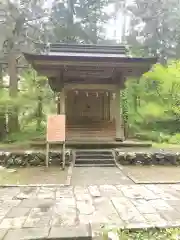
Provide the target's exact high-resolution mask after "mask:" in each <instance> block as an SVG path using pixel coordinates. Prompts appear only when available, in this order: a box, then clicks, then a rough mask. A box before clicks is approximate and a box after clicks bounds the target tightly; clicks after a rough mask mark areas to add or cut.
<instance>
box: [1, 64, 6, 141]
mask: <svg viewBox="0 0 180 240" xmlns="http://www.w3.org/2000/svg"><path fill="white" fill-rule="evenodd" d="M0 90H3V73H2V65H1V64H0ZM6 133H7V126H6V112H5V110H3V109H0V140H3V139H4V138H5V137H6Z"/></svg>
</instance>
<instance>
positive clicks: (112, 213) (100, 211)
mask: <svg viewBox="0 0 180 240" xmlns="http://www.w3.org/2000/svg"><path fill="white" fill-rule="evenodd" d="M94 207H95V209H96V211H95V212H94V213H93V214H92V215H91V216H90V220H91V222H92V223H93V222H94V223H98V222H99V223H100V224H104V223H109V224H112V225H117V224H122V220H121V219H120V217H119V215H118V213H117V211H116V209H115V208H114V206H113V204H112V202H111V201H110V200H109V199H108V198H105V197H100V198H95V199H94ZM80 218H81V216H80Z"/></svg>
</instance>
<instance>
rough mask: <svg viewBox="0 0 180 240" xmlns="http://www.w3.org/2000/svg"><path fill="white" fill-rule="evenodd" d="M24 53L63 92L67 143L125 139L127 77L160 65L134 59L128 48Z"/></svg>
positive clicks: (89, 47) (54, 46)
mask: <svg viewBox="0 0 180 240" xmlns="http://www.w3.org/2000/svg"><path fill="white" fill-rule="evenodd" d="M24 55H25V58H26V59H27V61H28V62H29V63H30V64H31V65H32V66H33V68H34V69H35V70H36V71H37V72H38V74H40V75H44V76H47V78H48V81H49V84H50V86H51V88H52V90H53V91H55V92H58V93H59V95H60V114H65V115H66V140H67V141H71V140H72V141H76V140H77V141H78V140H81V141H90V142H93V141H94V142H95V141H96V142H97V141H106V142H108V141H123V140H124V127H123V119H122V113H121V106H120V102H121V100H120V91H121V90H122V89H123V88H124V84H125V80H126V78H127V77H129V76H131V77H133V76H134V77H140V76H141V75H142V74H143V73H145V72H147V71H148V70H149V69H150V68H151V66H152V65H153V64H155V63H156V59H155V58H134V57H129V56H128V52H127V49H126V47H124V46H103V45H64V44H51V45H50V47H49V49H46V51H44V52H42V53H41V54H33V53H24Z"/></svg>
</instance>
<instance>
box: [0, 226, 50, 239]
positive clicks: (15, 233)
mask: <svg viewBox="0 0 180 240" xmlns="http://www.w3.org/2000/svg"><path fill="white" fill-rule="evenodd" d="M48 234H49V228H44V227H42V228H22V229H12V230H9V231H8V233H7V234H6V236H5V238H4V239H3V240H12V239H14V240H30V239H31V240H33V239H34V240H35V239H36V240H37V239H46V238H47V237H48Z"/></svg>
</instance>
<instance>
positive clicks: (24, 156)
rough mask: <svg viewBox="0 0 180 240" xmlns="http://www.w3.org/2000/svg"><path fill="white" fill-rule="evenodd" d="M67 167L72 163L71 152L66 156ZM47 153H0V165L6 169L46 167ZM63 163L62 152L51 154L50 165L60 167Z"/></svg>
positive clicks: (67, 152) (68, 151)
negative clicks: (13, 167)
mask: <svg viewBox="0 0 180 240" xmlns="http://www.w3.org/2000/svg"><path fill="white" fill-rule="evenodd" d="M65 161H66V165H69V164H70V162H71V151H70V150H67V151H66V155H65ZM45 162H46V153H45V152H35V151H24V152H12V153H11V152H0V165H1V166H5V167H11V166H21V167H23V166H24V167H26V166H45ZM61 163H62V153H61V152H50V153H49V164H50V165H58V166H59V165H60V164H61Z"/></svg>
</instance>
